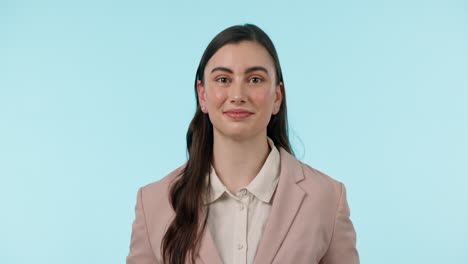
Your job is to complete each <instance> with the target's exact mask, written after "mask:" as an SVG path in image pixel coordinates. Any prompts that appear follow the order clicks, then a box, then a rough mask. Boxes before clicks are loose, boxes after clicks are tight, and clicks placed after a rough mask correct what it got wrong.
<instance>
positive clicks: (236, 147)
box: [213, 133, 271, 194]
mask: <svg viewBox="0 0 468 264" xmlns="http://www.w3.org/2000/svg"><path fill="white" fill-rule="evenodd" d="M213 136H214V138H213V167H214V169H215V171H216V174H217V175H218V177H219V179H220V180H221V182H222V183H223V184H224V185H225V186H226V188H227V189H228V190H229V191H230V192H231V193H233V194H236V193H237V192H238V191H239V189H241V188H243V187H245V186H247V185H249V183H250V182H251V181H252V180H253V179H254V178H255V176H256V175H257V174H258V172H259V171H260V169H261V168H262V166H263V164H264V163H265V160H266V159H267V157H268V155H269V153H270V151H271V149H270V146H269V145H268V140H267V136H266V133H265V134H260V135H258V136H256V137H252V138H248V139H233V138H230V137H226V136H224V135H220V134H219V133H214V135H213Z"/></svg>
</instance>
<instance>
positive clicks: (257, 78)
mask: <svg viewBox="0 0 468 264" xmlns="http://www.w3.org/2000/svg"><path fill="white" fill-rule="evenodd" d="M262 81H263V80H262V78H259V77H253V78H251V79H250V82H251V83H261V82H262Z"/></svg>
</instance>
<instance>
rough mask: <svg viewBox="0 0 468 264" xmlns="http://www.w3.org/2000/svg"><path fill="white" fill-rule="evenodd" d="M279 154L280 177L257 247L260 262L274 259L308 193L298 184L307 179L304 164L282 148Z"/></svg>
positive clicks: (256, 258)
mask: <svg viewBox="0 0 468 264" xmlns="http://www.w3.org/2000/svg"><path fill="white" fill-rule="evenodd" d="M280 156H281V168H280V179H279V182H278V186H277V189H276V193H275V195H274V198H273V204H272V208H271V212H270V216H269V217H268V220H267V222H266V224H265V229H264V230H263V235H262V238H261V239H260V242H259V245H258V248H257V253H256V256H255V261H254V263H258V264H265V263H272V262H273V259H274V257H275V255H276V253H277V252H278V250H279V248H280V246H281V244H282V242H283V240H284V238H285V237H286V234H287V233H288V230H289V227H290V226H291V224H292V222H293V221H294V218H295V217H296V214H297V211H298V210H299V208H300V206H301V204H302V200H303V199H304V196H305V192H304V191H303V190H302V189H301V188H300V187H299V186H298V185H297V184H296V183H297V182H299V181H301V180H302V179H304V173H303V171H302V166H301V164H300V163H299V161H298V160H296V158H295V157H294V156H292V155H291V154H289V153H288V152H287V151H286V150H284V149H283V148H281V147H280Z"/></svg>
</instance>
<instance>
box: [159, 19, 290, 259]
mask: <svg viewBox="0 0 468 264" xmlns="http://www.w3.org/2000/svg"><path fill="white" fill-rule="evenodd" d="M244 40H248V41H254V42H257V43H259V44H260V45H262V46H263V47H265V49H266V50H267V51H268V52H269V54H270V55H271V57H272V58H273V62H274V64H275V68H276V84H277V85H279V84H280V82H283V74H282V72H281V67H280V63H279V59H278V55H277V53H276V49H275V47H274V45H273V42H272V41H271V39H270V38H269V37H268V35H267V34H266V33H265V32H264V31H263V30H261V29H260V28H259V27H257V26H255V25H252V24H244V25H237V26H232V27H229V28H227V29H225V30H223V31H222V32H220V33H219V34H218V35H216V36H215V37H214V38H213V40H212V41H211V42H210V43H209V45H208V47H207V48H206V50H205V52H204V53H203V56H202V58H201V60H200V64H199V66H198V69H197V73H196V76H195V98H196V101H197V105H196V111H195V115H194V117H193V119H192V121H191V123H190V126H189V129H188V131H187V151H188V161H187V163H186V166H185V167H184V168H183V170H182V171H181V173H180V175H179V177H178V178H177V179H176V180H175V181H174V183H173V185H172V186H171V189H170V191H169V199H170V201H171V205H172V207H173V209H174V211H175V213H176V214H175V218H174V219H173V220H172V222H171V224H170V225H169V227H168V229H167V231H166V233H165V235H164V238H163V241H162V243H161V248H162V252H163V253H162V255H163V262H164V263H167V264H184V263H185V260H186V258H187V257H188V255H189V253H190V260H191V262H192V263H195V256H196V253H197V250H198V246H199V242H200V239H201V236H202V234H203V232H204V231H205V227H206V221H207V215H208V213H209V212H208V209H206V215H205V217H204V220H203V221H202V223H200V222H199V216H200V214H202V212H203V195H204V194H206V193H207V192H209V189H206V188H205V187H206V182H207V181H208V184H209V177H208V179H207V177H206V176H207V174H208V173H209V171H210V164H211V162H212V153H213V125H212V124H211V121H210V119H209V117H208V115H207V114H204V113H203V112H202V111H201V110H200V103H199V101H198V96H197V81H198V80H200V81H201V83H202V84H203V82H204V76H203V73H204V70H205V66H206V64H207V63H208V61H209V60H210V58H211V57H212V56H213V55H214V54H215V53H216V51H217V50H218V49H220V48H221V47H223V46H224V45H226V44H230V43H239V42H240V41H244ZM281 92H282V94H283V100H282V103H281V106H280V110H279V112H278V113H277V114H276V115H272V116H271V119H270V122H269V123H268V126H267V136H269V137H270V138H271V139H272V140H273V142H274V143H275V146H277V147H282V148H284V149H285V150H286V151H287V152H289V153H291V154H292V155H294V154H293V152H292V149H291V146H290V143H289V137H288V122H287V113H286V93H285V91H284V82H283V86H282V88H281ZM200 224H201V225H200Z"/></svg>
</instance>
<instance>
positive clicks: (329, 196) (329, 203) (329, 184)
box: [297, 160, 345, 213]
mask: <svg viewBox="0 0 468 264" xmlns="http://www.w3.org/2000/svg"><path fill="white" fill-rule="evenodd" d="M298 164H299V166H300V167H301V170H302V172H301V173H302V175H303V179H302V180H301V181H299V182H297V184H298V185H299V186H300V187H301V189H302V190H304V192H305V193H307V197H308V198H306V200H307V201H308V203H309V204H310V203H312V204H314V205H315V206H317V207H316V208H321V209H323V210H326V211H328V210H330V213H331V212H333V211H334V209H336V208H337V207H338V205H339V203H340V200H341V199H342V196H343V194H344V191H345V187H344V184H343V183H342V182H340V181H338V180H336V179H335V178H333V177H331V176H329V175H328V174H326V173H324V172H322V171H320V170H318V169H316V168H313V167H312V166H310V165H309V164H307V163H304V162H301V161H299V160H298Z"/></svg>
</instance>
